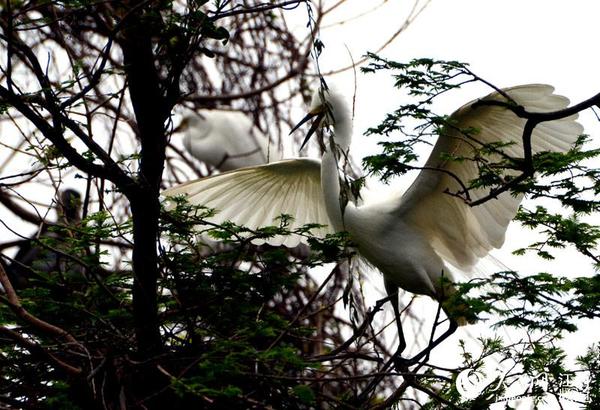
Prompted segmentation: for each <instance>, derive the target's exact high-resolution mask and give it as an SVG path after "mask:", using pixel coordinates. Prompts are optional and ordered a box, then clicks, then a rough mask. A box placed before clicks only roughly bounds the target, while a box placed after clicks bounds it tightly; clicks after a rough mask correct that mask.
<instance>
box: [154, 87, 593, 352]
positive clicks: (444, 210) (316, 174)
mask: <svg viewBox="0 0 600 410" xmlns="http://www.w3.org/2000/svg"><path fill="white" fill-rule="evenodd" d="M506 96H509V97H510V99H511V100H512V101H510V100H508V99H507V98H506ZM477 101H504V102H509V101H510V102H511V103H516V104H518V105H520V106H522V107H524V108H526V109H527V110H528V111H529V112H549V111H555V110H559V109H562V108H565V107H567V106H568V104H569V100H568V99H567V98H565V97H563V96H560V95H556V94H554V93H553V88H552V87H551V86H548V85H541V84H533V85H523V86H517V87H513V88H508V89H504V90H502V93H500V92H494V93H492V94H490V95H488V96H486V97H484V98H482V99H480V100H477ZM311 117H316V121H315V123H314V124H313V126H312V127H311V129H310V131H309V133H308V135H307V137H306V140H305V142H306V141H307V140H308V138H310V136H311V134H312V133H313V132H314V131H315V130H316V129H318V128H320V127H327V126H332V128H333V132H331V133H323V134H322V136H321V137H320V138H323V140H322V141H321V142H322V144H321V146H322V147H323V148H324V152H323V156H322V158H321V160H320V161H319V160H315V159H307V158H298V159H291V160H285V161H279V162H275V163H271V164H266V165H260V166H255V167H249V168H244V169H239V170H236V171H232V172H228V173H224V174H221V175H217V176H213V177H209V178H205V179H200V180H197V181H191V182H188V183H185V184H183V185H179V186H177V187H174V188H171V189H169V190H167V191H165V192H164V195H167V196H175V195H181V194H184V195H186V196H187V198H188V200H189V202H191V203H193V204H200V205H205V206H208V207H211V208H215V209H217V210H219V213H218V214H217V218H218V221H223V220H231V221H233V222H235V223H237V224H241V225H245V226H248V227H250V228H256V227H261V226H266V225H272V224H273V223H274V218H276V217H278V216H279V215H281V214H289V215H292V216H293V217H294V220H293V221H292V224H291V229H294V228H296V227H300V226H302V225H304V224H306V223H318V224H322V225H326V227H325V228H323V229H320V230H317V231H315V232H314V233H315V234H316V235H317V236H323V235H325V234H327V233H329V232H336V231H347V232H348V233H349V234H350V237H351V239H352V241H353V242H354V243H355V244H356V245H357V247H358V251H359V253H360V255H361V256H363V257H365V258H366V259H367V260H368V261H369V262H371V263H372V264H373V265H374V266H375V267H377V268H378V269H379V270H380V271H381V272H382V273H383V278H384V282H385V288H386V291H387V292H388V294H389V295H390V296H392V298H391V301H392V305H393V307H394V311H395V313H396V322H397V325H398V331H399V337H400V346H399V349H398V353H397V355H398V357H399V354H400V353H401V352H402V350H403V349H404V348H405V346H406V343H405V340H404V336H403V334H402V327H401V323H400V318H399V311H398V310H399V309H398V299H397V297H396V296H395V294H396V293H397V291H398V288H402V289H404V290H407V291H409V292H413V293H416V294H424V295H428V296H431V297H432V298H434V299H436V300H438V301H440V302H441V303H443V302H444V301H445V299H446V298H447V296H448V295H449V294H450V293H451V292H452V291H453V288H452V286H451V285H449V284H448V281H445V280H443V277H446V278H447V279H449V280H450V281H451V280H453V278H452V276H451V273H450V270H449V269H448V266H449V265H453V266H454V267H456V268H458V269H460V270H461V271H464V272H469V271H470V270H471V269H472V267H473V266H474V264H475V263H476V262H477V261H478V260H479V259H480V258H482V257H483V256H485V255H486V254H487V253H488V252H489V251H490V250H491V249H493V248H499V247H500V246H502V244H503V243H504V236H505V232H506V228H507V226H508V224H509V222H510V221H511V220H512V219H513V218H514V216H515V214H516V212H517V209H518V207H519V204H520V202H521V200H522V196H515V195H512V194H511V193H509V192H504V193H502V194H500V195H499V196H498V197H497V198H496V199H492V200H489V201H487V202H484V203H483V204H481V205H479V206H474V207H471V206H469V205H468V204H467V203H466V202H465V201H464V200H463V199H461V198H459V197H457V196H456V195H451V194H449V193H452V192H460V191H461V190H463V189H464V187H465V185H467V186H468V184H469V182H470V181H472V180H474V179H476V178H477V177H478V174H479V169H478V165H477V164H476V163H475V162H474V161H469V160H468V159H469V158H472V157H474V156H475V155H480V148H481V147H483V146H485V145H487V144H491V143H496V142H503V143H509V145H506V146H503V147H502V148H501V149H502V151H503V154H502V155H508V156H510V157H513V158H522V157H523V142H522V135H523V128H524V125H525V120H524V119H523V118H520V117H518V116H517V115H515V114H514V113H513V111H511V110H509V109H508V108H507V107H503V106H496V105H490V104H481V103H477V102H476V101H473V102H470V103H468V104H466V105H464V106H463V107H462V108H460V109H458V110H457V111H456V112H454V114H452V116H451V117H450V118H449V121H448V124H451V125H448V126H446V127H445V128H443V129H442V131H441V132H440V135H439V138H438V140H437V142H436V144H435V146H434V148H433V150H432V152H431V154H430V156H429V159H428V160H427V162H426V164H425V166H424V167H423V169H422V170H421V171H420V172H419V174H418V176H417V177H416V179H415V181H414V182H413V184H412V185H411V186H410V188H409V189H408V190H407V191H406V192H405V193H404V194H403V195H402V196H401V197H399V196H396V195H394V196H390V197H388V198H378V201H376V202H374V201H368V202H367V203H366V204H365V205H361V204H356V203H354V202H353V201H352V200H350V201H344V200H341V199H340V198H341V196H340V193H341V192H342V190H343V187H342V186H341V184H342V182H341V181H342V180H343V178H341V176H343V175H342V173H343V172H344V171H343V170H344V167H343V166H342V163H343V162H344V158H345V157H346V155H347V154H348V151H349V148H350V141H351V134H352V119H351V115H350V112H349V111H348V109H347V107H346V104H345V101H344V99H343V98H341V97H340V96H339V95H337V94H335V93H331V92H329V91H325V90H320V91H319V92H317V93H315V95H314V97H313V101H312V104H311V107H310V110H309V114H308V116H307V117H306V118H305V119H304V120H303V121H302V122H301V124H302V123H304V122H306V121H307V120H309V119H310V118H311ZM575 120H576V116H571V117H568V118H564V119H561V120H555V121H551V122H544V123H540V124H539V125H537V127H536V128H535V129H534V131H533V134H532V138H531V145H532V151H533V152H534V153H535V152H540V151H556V152H564V151H567V150H568V149H569V148H570V147H572V145H573V143H574V142H575V140H576V139H577V138H578V136H579V135H580V134H581V132H582V127H581V125H580V124H579V123H577V122H576V121H575ZM299 125H300V124H299ZM296 128H297V127H296ZM296 128H295V129H296ZM465 130H470V131H468V132H466V131H465ZM474 130H475V131H474ZM494 155H499V154H494ZM494 155H492V156H491V157H490V158H489V160H493V159H494V158H493V157H494ZM452 158H461V159H462V160H459V161H457V160H453V159H452ZM513 172H514V171H513ZM507 173H510V171H507ZM487 193H488V190H486V189H482V188H478V189H471V190H470V198H471V199H472V200H477V199H479V198H482V197H484V196H485V195H487ZM345 202H346V203H345ZM303 239H304V238H302V237H300V236H296V237H286V238H273V239H272V240H270V241H269V242H270V243H272V244H275V245H279V244H283V245H286V246H295V245H297V244H298V243H299V242H302V241H303ZM442 306H443V307H444V310H445V311H446V313H447V315H448V317H449V319H450V320H449V322H450V326H449V328H448V330H447V331H446V332H445V333H444V334H443V335H441V336H440V337H439V338H438V339H436V340H435V341H433V343H432V344H430V346H429V350H430V349H431V348H432V347H433V346H435V345H437V344H438V343H439V342H440V341H441V340H443V339H445V338H446V337H447V336H448V335H450V334H451V333H452V332H454V330H455V329H456V326H457V322H456V320H455V319H456V318H457V317H456V316H457V314H456V312H452V309H451V308H450V307H449V306H447V305H444V304H442ZM423 355H424V352H421V353H420V354H419V355H418V356H419V357H422V356H423ZM416 359H418V357H416V356H415V357H414V358H413V359H410V362H411V363H414V360H416Z"/></svg>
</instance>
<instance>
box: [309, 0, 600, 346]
mask: <svg viewBox="0 0 600 410" xmlns="http://www.w3.org/2000/svg"><path fill="white" fill-rule="evenodd" d="M380 3H381V2H380V1H377V2H376V1H368V2H367V1H364V0H355V1H353V2H352V1H350V4H348V5H347V6H346V7H345V8H344V9H343V10H338V11H337V12H336V14H335V19H330V20H326V22H325V25H327V24H328V23H331V22H332V21H337V20H338V19H340V16H341V15H344V16H355V15H357V14H360V13H361V11H364V10H366V9H368V8H369V7H372V6H373V5H376V4H380ZM384 3H385V4H384V5H383V6H382V7H381V8H379V9H378V10H377V11H376V12H374V13H372V14H370V15H367V16H362V17H361V18H358V19H355V20H351V21H350V22H348V23H346V24H343V25H336V26H332V27H331V28H327V29H324V30H322V32H321V39H322V41H323V42H324V43H325V50H324V52H323V54H322V57H321V59H320V62H321V69H322V71H323V72H327V71H328V70H331V69H335V68H339V67H344V66H347V65H348V64H349V63H350V58H349V55H348V50H350V52H351V53H352V55H353V58H354V60H355V61H356V60H359V59H360V58H361V56H362V55H364V54H365V53H366V52H367V51H374V50H376V49H377V48H379V46H380V45H381V44H382V43H383V42H384V41H385V40H386V39H387V38H388V37H389V36H390V35H391V34H392V33H393V32H395V31H396V30H397V29H398V27H399V24H401V23H402V22H403V21H404V16H406V15H407V14H408V13H409V11H410V9H411V7H412V5H413V2H412V1H408V0H392V1H387V2H384ZM424 3H425V1H421V4H424ZM598 16H600V2H598V1H595V0H570V1H558V0H432V1H431V2H430V4H429V5H428V6H427V7H426V9H425V10H424V11H423V12H422V13H421V15H420V16H419V17H418V18H417V19H416V20H415V21H414V22H413V24H412V25H410V26H409V27H408V29H407V30H406V31H405V32H404V33H402V34H401V35H400V36H399V37H398V38H397V39H396V40H395V41H394V42H393V43H392V44H391V45H389V46H388V47H387V48H386V49H385V50H384V51H383V52H381V53H380V55H382V56H385V57H387V58H391V59H395V60H398V61H408V60H410V59H412V58H419V57H433V58H438V59H447V60H459V61H462V62H467V63H469V64H470V66H471V69H472V70H473V71H474V72H475V73H477V74H478V75H480V76H481V77H484V78H485V79H486V80H488V81H490V82H492V83H493V84H495V85H496V86H499V87H509V86H514V85H519V84H528V83H547V84H551V85H553V86H554V87H555V88H556V92H557V93H559V94H562V95H565V96H567V97H568V98H569V99H570V100H571V102H572V103H577V102H580V101H582V100H584V99H586V98H589V97H591V96H593V95H594V94H596V93H598V92H600V53H598V52H597V43H598V40H599V39H600V24H598ZM330 82H332V83H334V85H336V86H337V88H338V89H342V90H343V91H344V92H345V93H346V94H347V95H348V96H349V97H351V96H352V94H353V90H354V78H353V73H352V72H345V73H344V74H341V75H336V76H335V77H333V78H331V79H330ZM391 84H392V81H391V79H390V78H389V76H387V75H386V74H385V73H383V72H382V73H379V74H377V75H375V76H373V75H369V76H366V75H363V74H360V73H358V74H357V80H356V86H357V94H356V117H355V122H354V127H355V133H354V135H355V142H354V144H353V155H354V156H355V158H362V157H363V156H365V155H368V154H371V153H373V152H376V151H377V147H376V146H375V143H374V142H372V141H370V140H369V139H367V138H364V137H363V138H361V139H360V141H359V142H358V143H357V141H356V140H357V139H359V138H360V137H358V136H359V135H360V134H362V132H364V130H366V129H367V128H368V127H369V126H373V125H376V124H377V123H378V121H379V120H380V119H382V118H383V116H384V115H385V113H386V112H388V111H391V110H392V109H394V108H396V107H397V106H399V105H400V104H402V103H403V102H406V99H403V96H402V95H401V94H400V93H398V92H395V91H394V90H393V89H392V88H391ZM489 92H490V90H489V89H487V88H485V87H482V86H467V88H465V89H464V90H461V91H460V92H457V93H453V94H452V95H450V96H448V97H445V98H444V100H443V101H442V104H440V105H439V110H438V112H439V113H446V114H450V113H451V112H453V111H454V110H455V109H457V108H458V107H460V106H461V105H463V104H464V103H466V102H468V101H470V100H472V99H474V98H478V97H481V96H483V95H485V94H488V93H489ZM580 122H581V123H582V124H583V125H584V126H585V130H586V133H588V134H590V135H592V137H596V138H595V141H593V146H594V147H598V146H600V140H599V138H600V125H599V124H598V121H597V120H596V119H595V117H594V116H593V114H592V113H591V112H587V113H583V114H582V115H581V116H580ZM424 155H426V154H424ZM407 184H408V182H407V181H406V178H405V179H404V181H402V182H399V185H403V186H406V185H407ZM388 189H389V188H386V190H384V191H382V192H384V193H385V192H389V191H388ZM506 238H507V239H506V243H505V246H504V247H503V249H501V250H499V251H497V252H495V253H494V255H495V256H496V257H497V258H498V259H499V260H501V261H502V262H503V263H504V264H506V265H508V266H509V267H510V268H512V269H515V270H518V271H520V272H524V273H536V272H539V271H548V272H551V273H555V274H564V275H569V276H582V275H591V274H593V269H592V268H591V265H590V263H589V262H588V261H587V260H585V259H584V258H583V257H581V256H580V255H579V254H578V253H577V252H575V251H574V250H564V251H558V252H555V254H556V256H557V259H556V260H555V261H552V262H547V261H543V260H541V259H540V258H537V257H536V256H535V255H533V254H531V255H528V256H526V257H515V256H513V255H512V254H511V251H512V250H514V249H516V248H519V247H521V246H525V245H526V244H528V243H530V242H531V241H532V240H533V239H534V236H533V234H531V233H529V232H527V233H524V232H523V228H521V227H519V226H518V225H516V224H514V223H513V224H512V225H511V226H510V227H509V230H508V232H507V237H506ZM598 340H600V329H599V327H598V326H597V323H596V324H595V326H594V325H593V324H591V323H590V322H587V323H583V326H582V330H581V331H580V332H578V333H577V334H575V335H570V336H567V337H566V339H565V341H564V343H563V346H570V347H573V346H575V347H577V349H576V350H578V353H581V352H582V349H583V348H584V346H587V345H589V344H590V343H591V342H592V341H598Z"/></svg>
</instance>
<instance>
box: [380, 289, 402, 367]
mask: <svg viewBox="0 0 600 410" xmlns="http://www.w3.org/2000/svg"><path fill="white" fill-rule="evenodd" d="M383 284H384V286H385V291H386V293H387V294H388V296H389V297H390V303H391V304H392V307H393V308H394V317H395V319H396V326H397V327H398V350H396V353H395V354H394V357H397V356H400V355H401V354H402V352H403V351H404V349H406V339H404V332H403V331H402V321H401V320H400V308H399V306H398V286H396V285H394V284H393V283H391V282H390V281H387V280H384V282H383Z"/></svg>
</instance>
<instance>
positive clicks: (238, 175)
mask: <svg viewBox="0 0 600 410" xmlns="http://www.w3.org/2000/svg"><path fill="white" fill-rule="evenodd" d="M320 169H321V166H320V162H319V161H316V160H312V159H307V158H298V159H292V160H286V161H278V162H273V163H270V164H265V165H260V166H255V167H248V168H242V169H238V170H235V171H230V172H225V173H223V174H219V175H215V176H211V177H208V178H203V179H199V180H196V181H191V182H188V183H185V184H182V185H178V186H176V187H173V188H170V189H167V190H165V191H163V193H162V195H163V196H165V197H168V196H178V195H185V196H186V197H187V200H188V201H189V202H190V203H191V204H195V205H204V206H206V207H208V208H213V209H215V210H217V211H218V212H217V214H216V215H215V216H214V217H213V218H211V222H214V223H222V222H224V221H232V222H234V223H236V224H238V225H243V226H246V227H248V228H251V229H256V228H261V227H265V226H279V225H280V223H281V222H280V220H278V219H277V218H278V217H279V216H281V215H282V214H286V215H290V216H292V218H293V219H292V220H291V221H290V224H289V226H288V229H289V230H294V229H297V228H300V227H302V226H304V225H305V224H309V223H316V224H320V225H324V227H322V228H316V229H314V230H312V231H311V233H312V234H313V235H314V236H317V237H324V236H325V235H326V234H328V233H333V231H332V229H331V228H330V222H329V218H328V216H327V211H326V209H325V204H324V203H323V195H322V191H321V182H320V181H321V176H320ZM306 242H307V240H306V237H304V236H301V235H289V236H275V237H272V238H268V239H264V240H262V239H260V240H259V239H256V240H255V241H253V243H255V244H261V243H268V244H270V245H274V246H278V245H284V246H287V247H295V246H297V245H298V244H300V243H306Z"/></svg>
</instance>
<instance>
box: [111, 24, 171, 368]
mask: <svg viewBox="0 0 600 410" xmlns="http://www.w3.org/2000/svg"><path fill="white" fill-rule="evenodd" d="M141 20H142V19H141V18H140V19H137V18H132V19H130V21H131V25H130V26H129V27H127V28H126V29H125V30H124V32H123V34H124V37H123V41H122V44H121V45H122V49H123V59H124V63H125V70H126V73H127V81H128V84H129V94H130V97H131V102H132V105H133V109H134V113H135V116H136V122H137V125H138V129H139V137H140V144H141V152H140V154H141V155H140V157H141V160H140V169H139V175H138V181H137V182H138V188H137V189H135V190H134V192H133V194H131V195H129V196H128V198H129V201H130V203H131V212H132V218H133V240H134V244H135V245H134V248H133V257H132V258H133V270H134V284H133V312H134V316H135V326H136V329H135V331H136V339H137V350H138V352H139V353H140V355H141V356H142V357H143V358H149V357H152V356H153V355H156V354H158V353H160V351H161V350H162V343H161V336H160V329H159V322H158V310H157V309H158V307H157V280H158V275H159V271H158V253H157V238H158V218H159V210H160V203H159V200H158V196H159V188H160V181H161V177H162V172H163V168H164V162H165V148H166V135H165V126H164V124H165V121H166V119H167V117H168V115H169V111H170V109H168V108H167V107H166V106H165V98H164V96H163V93H162V92H161V88H160V78H159V75H158V73H157V71H156V68H155V66H154V55H153V52H152V43H151V38H150V36H151V33H152V30H151V27H149V26H148V25H145V24H143V23H141V22H140V21H141Z"/></svg>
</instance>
